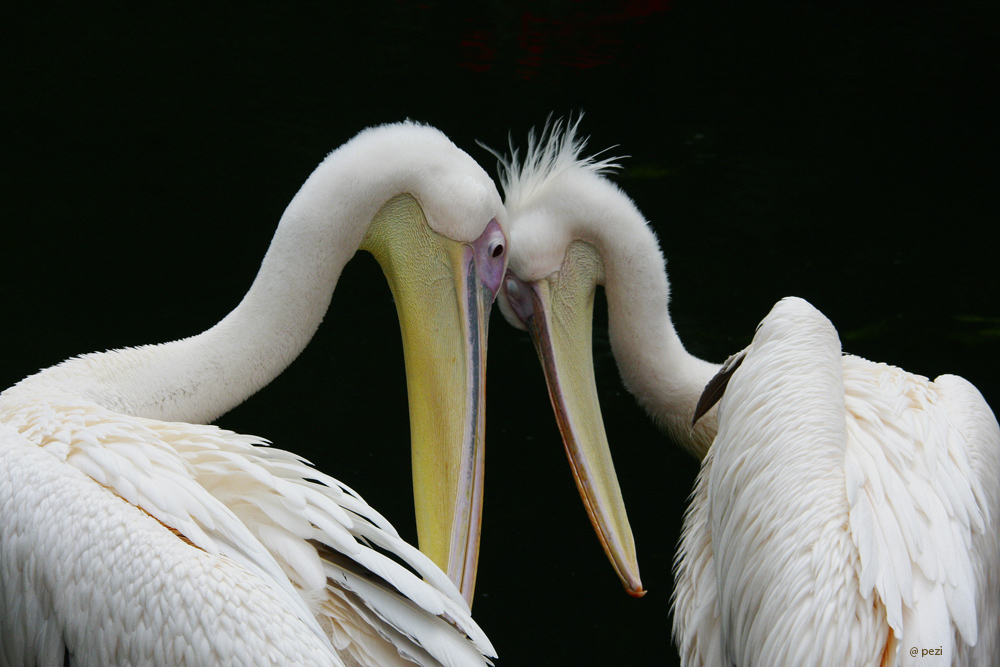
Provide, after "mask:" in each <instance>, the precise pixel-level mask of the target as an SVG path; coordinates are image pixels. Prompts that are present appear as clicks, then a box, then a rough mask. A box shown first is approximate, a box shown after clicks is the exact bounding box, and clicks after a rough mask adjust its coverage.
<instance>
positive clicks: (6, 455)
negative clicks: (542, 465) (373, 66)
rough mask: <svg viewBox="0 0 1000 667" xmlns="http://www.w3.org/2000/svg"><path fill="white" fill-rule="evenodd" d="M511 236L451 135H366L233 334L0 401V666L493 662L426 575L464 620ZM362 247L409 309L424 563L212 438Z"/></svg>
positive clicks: (401, 310)
mask: <svg viewBox="0 0 1000 667" xmlns="http://www.w3.org/2000/svg"><path fill="white" fill-rule="evenodd" d="M504 224H505V213H504V209H503V205H502V203H501V201H500V196H499V194H498V193H497V191H496V188H495V187H494V185H493V183H492V181H491V180H490V179H489V177H488V176H487V175H486V173H485V172H484V171H483V170H482V169H481V168H480V167H479V166H478V165H477V164H476V163H475V162H474V161H473V160H472V159H471V158H470V157H469V156H468V155H467V154H466V153H464V152H463V151H461V150H459V149H458V148H456V147H455V146H454V145H453V144H452V143H451V142H450V141H449V140H448V139H447V137H445V136H444V135H443V134H441V133H440V132H439V131H437V130H435V129H433V128H431V127H426V126H420V125H417V124H413V123H402V124H396V125H387V126H381V127H377V128H373V129H369V130H366V131H364V132H362V133H360V134H359V135H358V136H357V137H355V138H354V139H352V140H351V141H349V142H348V143H346V144H344V145H343V146H342V147H341V148H339V149H338V150H336V151H334V152H333V153H331V154H330V155H329V156H328V157H327V158H326V159H325V160H324V161H323V162H322V163H321V164H320V165H319V167H318V168H317V169H316V170H315V171H314V172H313V173H312V175H311V176H310V177H309V178H308V179H307V181H306V182H305V184H304V185H303V186H302V188H301V189H300V190H299V192H298V193H297V194H296V196H295V197H294V199H293V200H292V202H291V203H290V204H289V206H288V208H287V209H286V211H285V213H284V214H283V216H282V218H281V221H280V223H279V225H278V229H277V231H276V233H275V235H274V238H273V240H272V242H271V246H270V248H269V249H268V252H267V255H266V256H265V258H264V260H263V263H262V265H261V268H260V272H259V273H258V275H257V278H256V279H255V281H254V283H253V285H252V286H251V288H250V290H249V292H248V293H247V295H246V296H245V297H244V299H243V300H242V302H241V303H240V304H239V305H238V306H237V307H236V308H235V309H234V310H233V311H232V312H230V313H229V315H227V316H226V317H225V318H224V319H223V320H222V321H220V322H219V323H218V324H217V325H215V326H214V327H212V328H211V329H209V330H207V331H205V332H204V333H201V334H199V335H197V336H194V337H191V338H187V339H183V340H178V341H174V342H171V343H166V344H162V345H150V346H145V347H139V348H130V349H123V350H115V351H111V352H105V353H98V354H89V355H84V356H81V357H76V358H73V359H70V360H67V361H65V362H63V363H61V364H59V365H57V366H54V367H51V368H48V369H45V370H43V371H41V372H39V373H38V374H36V375H33V376H30V377H28V378H26V379H24V380H22V381H21V382H19V383H18V384H16V385H15V386H13V387H11V388H9V389H7V390H6V391H4V392H3V393H2V394H0V508H2V509H0V512H2V513H0V591H2V593H0V595H2V597H3V600H2V605H0V665H12V666H14V665H16V666H18V667H21V666H33V665H46V666H47V665H61V664H69V665H95V666H97V665H102V666H103V665H182V664H187V665H215V664H218V665H278V664H281V665H293V664H294V665H368V666H373V667H374V666H375V665H380V666H382V665H403V664H413V663H414V662H416V663H418V664H421V665H455V666H457V665H482V664H485V663H488V660H487V659H486V658H485V657H484V654H486V655H494V653H495V652H494V651H493V648H492V646H490V644H489V641H488V640H487V638H486V637H485V635H484V634H483V633H482V631H481V630H480V629H479V628H478V627H477V626H476V624H475V623H474V622H473V621H472V619H471V617H470V615H469V607H468V604H467V603H466V601H465V600H464V599H463V598H462V595H461V593H460V592H459V587H456V585H455V584H453V583H452V581H450V580H449V578H448V576H446V575H445V574H444V572H442V571H441V570H440V569H439V568H438V566H437V565H435V564H434V562H432V559H433V560H436V561H437V562H438V563H439V564H440V565H441V567H443V568H445V569H446V570H447V571H449V572H450V573H451V575H452V577H453V578H454V579H455V581H456V582H458V583H459V585H460V587H461V588H462V589H463V590H464V592H465V594H466V595H468V596H470V597H471V589H472V584H473V582H474V578H475V563H476V558H477V551H478V535H479V517H480V507H481V505H480V502H481V501H480V498H481V491H482V446H481V441H482V436H483V424H484V422H483V379H484V373H485V367H484V364H485V341H486V320H487V317H488V314H489V310H490V304H491V303H492V300H493V297H494V295H495V293H496V291H497V289H498V288H499V283H500V279H501V277H502V275H503V270H504V266H505V263H506V240H505V237H504V232H503V226H504ZM359 248H362V249H365V250H368V251H370V252H372V253H373V254H374V255H375V257H376V258H377V259H378V261H379V263H380V264H381V265H382V268H383V270H384V272H385V274H386V277H387V279H388V281H389V284H390V286H391V288H392V292H393V295H394V297H395V300H396V304H397V311H398V314H399V318H400V326H401V329H402V334H403V340H404V347H405V360H406V370H407V385H408V392H409V402H410V415H411V430H412V439H413V458H414V461H413V466H414V488H415V496H416V498H415V500H416V510H417V514H418V530H419V531H420V535H421V537H420V539H421V542H422V543H423V545H424V547H425V549H427V550H428V552H429V553H430V555H431V558H428V557H427V556H425V555H423V554H422V553H420V552H419V551H417V550H416V549H415V548H413V547H411V546H409V545H407V544H406V543H405V542H403V541H402V540H401V539H400V538H399V537H398V535H397V534H396V532H395V531H394V530H393V528H392V527H391V526H390V525H389V523H388V522H386V521H385V519H383V518H382V517H381V516H380V515H379V514H378V513H377V512H375V510H373V509H372V508H371V507H369V506H368V505H367V504H366V503H365V502H364V501H363V500H361V498H360V497H358V496H357V495H356V494H355V493H354V492H352V491H351V490H350V489H349V488H347V487H346V486H344V485H343V484H341V483H340V482H337V481H336V480H334V479H333V478H331V477H329V476H327V475H325V474H323V473H321V472H319V471H317V470H315V469H314V468H312V467H311V466H309V465H307V464H306V463H305V462H304V461H302V460H301V459H299V458H298V457H296V456H295V455H293V454H289V453H287V452H284V451H281V450H278V449H273V448H270V447H266V446H264V445H265V443H264V442H263V441H262V440H260V439H257V438H254V437H251V436H244V435H238V434H235V433H232V432H228V431H224V430H221V429H219V428H217V427H214V426H203V425H198V424H203V423H205V422H208V421H210V420H212V419H214V418H216V417H217V416H219V415H221V414H222V413H224V412H226V411H227V410H229V409H230V408H232V407H233V406H235V405H237V404H238V403H240V402H241V401H243V400H244V399H246V398H247V397H248V396H250V395H251V394H252V393H254V392H255V391H257V390H258V389H259V388H261V387H262V386H264V385H265V384H267V383H268V382H269V381H271V380H272V379H273V378H274V377H275V376H276V375H277V374H279V373H280V372H281V371H282V370H283V369H284V368H285V367H286V366H287V365H288V364H289V363H290V362H291V361H292V360H293V359H294V358H295V357H296V356H297V355H298V354H299V352H300V351H301V350H302V349H303V347H304V346H305V345H306V344H307V342H308V341H309V339H310V338H311V337H312V334H313V333H314V331H315V330H316V328H317V326H318V325H319V323H320V321H321V320H322V318H323V315H324V313H325V311H326V309H327V306H328V305H329V302H330V298H331V295H332V293H333V289H334V286H335V285H336V282H337V279H338V277H339V275H340V272H341V269H342V268H343V266H344V264H345V263H346V262H347V261H348V260H349V259H350V258H351V256H352V255H353V254H354V252H355V251H356V250H357V249H359ZM182 422H194V423H182ZM332 445H334V446H349V445H348V443H332ZM389 556H393V557H389ZM399 561H401V562H399ZM404 564H405V565H404ZM411 570H412V571H411ZM414 572H415V573H416V574H414ZM416 575H419V576H416ZM421 577H422V578H421Z"/></svg>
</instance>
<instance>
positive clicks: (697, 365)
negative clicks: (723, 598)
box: [494, 118, 719, 459]
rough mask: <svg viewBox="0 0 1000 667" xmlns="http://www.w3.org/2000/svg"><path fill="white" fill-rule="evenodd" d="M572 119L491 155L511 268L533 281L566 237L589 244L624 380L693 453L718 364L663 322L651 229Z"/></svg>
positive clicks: (558, 254)
mask: <svg viewBox="0 0 1000 667" xmlns="http://www.w3.org/2000/svg"><path fill="white" fill-rule="evenodd" d="M579 122H580V119H579V118H578V119H577V120H576V121H575V122H574V121H571V122H569V123H566V124H565V129H564V125H563V123H562V121H561V120H557V121H555V122H554V123H546V125H545V128H544V129H543V131H542V133H541V135H540V136H539V135H536V134H535V133H534V132H532V133H531V134H530V136H529V139H528V149H527V151H526V153H525V157H524V160H523V161H519V160H518V158H519V153H518V151H517V149H514V148H513V147H512V148H511V155H510V157H509V158H508V157H502V156H499V155H498V158H499V160H500V165H499V170H500V181H501V184H502V186H503V190H504V204H505V206H506V207H507V212H508V215H509V216H510V222H509V230H508V233H509V238H510V247H511V255H510V264H509V267H510V270H511V271H513V272H514V273H515V274H516V275H517V276H518V277H519V278H521V279H522V280H525V281H534V280H539V279H542V278H545V277H546V276H549V275H551V274H552V273H554V272H556V271H558V270H559V268H560V267H561V266H562V263H563V260H564V257H565V254H566V250H567V248H568V247H569V245H570V243H572V242H573V241H576V240H582V241H586V242H588V243H590V244H592V245H593V246H594V247H596V248H597V250H598V251H599V252H600V255H601V259H602V261H603V263H604V273H605V279H604V283H603V284H604V288H605V291H606V295H607V301H608V321H609V333H610V338H611V347H612V351H613V352H614V355H615V359H616V361H617V363H618V369H619V371H620V373H621V376H622V380H623V381H624V383H625V387H626V388H627V389H628V390H629V392H631V393H632V394H633V395H634V396H635V397H636V399H637V400H638V401H639V403H640V404H641V405H642V406H643V407H644V408H645V409H646V410H647V411H648V412H649V413H650V415H651V416H652V417H653V418H654V419H655V420H656V422H657V423H658V425H659V426H660V427H661V428H664V429H666V430H667V431H669V432H670V434H671V435H672V436H673V437H674V439H675V440H677V441H678V442H679V443H680V444H682V445H683V446H684V447H685V448H686V449H688V450H689V451H690V452H691V453H692V454H694V455H695V456H696V457H698V458H699V459H700V458H702V457H703V456H704V454H705V451H707V449H708V446H709V445H710V444H711V441H712V438H713V437H714V435H715V432H716V430H717V427H716V424H715V416H714V412H713V413H710V414H709V415H707V416H706V418H704V419H702V420H701V421H699V423H698V426H697V427H696V428H695V429H694V430H692V429H691V426H690V423H691V418H692V416H693V414H694V408H695V405H696V404H697V401H698V398H699V396H700V395H701V392H702V390H703V389H704V387H705V384H706V383H707V382H708V381H709V380H710V379H711V378H712V376H713V375H715V373H716V372H717V371H718V368H719V366H718V365H716V364H710V363H708V362H705V361H703V360H701V359H698V358H697V357H695V356H693V355H691V354H690V353H689V352H687V350H685V349H684V345H683V344H682V343H681V341H680V338H679V337H678V336H677V332H676V330H675V329H674V325H673V322H672V321H671V319H670V313H669V309H668V302H669V298H670V285H669V282H668V280H667V272H666V263H665V260H664V258H663V253H662V252H661V251H660V247H659V243H658V241H657V238H656V235H655V234H654V233H653V230H652V229H650V227H649V225H648V223H647V222H646V219H645V218H644V217H643V215H642V213H640V212H639V210H638V208H636V206H635V204H634V203H633V202H632V200H631V199H630V198H629V197H628V196H627V195H626V194H625V193H624V192H622V190H621V189H620V188H619V187H618V186H617V185H615V184H614V183H612V182H611V181H610V180H608V179H607V178H606V177H605V175H606V174H608V173H610V172H611V171H612V170H613V169H615V168H616V167H618V164H617V163H616V161H615V160H616V158H613V157H608V158H602V159H598V156H591V157H584V156H583V150H584V148H585V147H586V138H584V137H580V136H578V135H577V127H578V125H579ZM494 154H496V153H494ZM598 155H600V154H598ZM508 321H511V320H510V318H508ZM512 324H515V326H519V325H518V324H517V323H515V322H512Z"/></svg>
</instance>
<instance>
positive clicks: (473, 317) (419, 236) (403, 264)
mask: <svg viewBox="0 0 1000 667" xmlns="http://www.w3.org/2000/svg"><path fill="white" fill-rule="evenodd" d="M504 245H506V241H505V239H504V237H503V232H502V231H501V229H500V226H499V225H498V224H497V222H496V221H495V220H494V221H491V222H490V223H489V225H487V227H486V230H485V231H484V232H483V235H482V236H481V237H480V238H479V239H477V240H476V241H474V242H471V243H462V242H458V241H453V240H451V239H448V238H445V237H443V236H441V235H440V234H437V233H436V232H434V231H433V230H432V229H431V228H430V227H429V226H428V224H427V220H426V218H425V217H424V213H423V211H422V210H421V208H420V205H419V203H418V202H417V201H416V200H415V199H414V198H413V197H411V196H409V195H399V196H397V197H394V198H393V199H391V200H390V201H389V202H387V203H386V204H385V205H384V206H383V207H382V209H381V210H380V211H379V212H378V214H377V215H376V216H375V219H374V220H373V222H372V224H371V225H370V226H369V228H368V232H367V233H366V235H365V238H364V240H363V241H362V244H361V248H362V249H364V250H368V251H369V252H371V253H372V254H373V255H374V256H375V258H376V259H377V260H378V262H379V264H380V265H381V266H382V271H383V272H384V273H385V277H386V279H387V280H388V282H389V287H390V289H391V290H392V295H393V298H394V299H395V301H396V311H397V313H398V315H399V326H400V330H401V332H402V338H403V354H404V359H405V363H406V387H407V393H408V396H409V408H410V439H411V453H412V459H413V496H414V506H415V510H416V519H417V535H418V539H419V542H420V549H421V551H423V552H424V553H425V554H426V555H427V556H428V557H430V558H431V560H433V561H434V562H435V563H437V565H438V566H440V567H441V569H442V570H444V571H445V572H446V573H447V574H448V576H449V577H450V578H451V580H452V581H453V582H455V584H456V586H458V588H459V590H460V591H461V592H462V595H463V596H464V597H465V599H466V601H467V602H469V604H470V605H471V602H472V595H473V591H474V588H475V582H476V567H477V562H478V559H479V533H480V521H481V517H482V501H483V449H484V447H483V439H484V434H485V428H486V424H485V415H484V408H485V384H486V333H487V322H488V320H489V314H490V308H491V306H492V303H493V299H494V297H495V295H496V293H497V291H498V290H499V286H500V280H501V277H502V276H503V271H504V265H505V264H506V254H504V253H503V246H504ZM497 248H499V253H498V252H496V249H497Z"/></svg>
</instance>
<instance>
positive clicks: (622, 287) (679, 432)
mask: <svg viewBox="0 0 1000 667" xmlns="http://www.w3.org/2000/svg"><path fill="white" fill-rule="evenodd" d="M600 180H601V181H602V182H603V183H602V185H603V186H604V188H608V189H613V190H614V193H611V192H609V191H607V190H604V189H603V188H602V189H597V188H594V187H591V188H589V189H588V192H589V193H594V194H595V195H597V196H599V197H600V199H601V200H602V204H601V205H597V206H588V207H587V208H586V210H587V211H588V213H587V215H588V217H591V224H590V225H589V227H590V228H591V229H593V230H595V231H596V238H595V241H596V245H597V246H598V248H599V249H600V251H601V257H602V260H603V261H604V265H605V280H604V289H605V295H606V297H607V301H608V330H609V331H608V333H609V337H610V340H611V349H612V352H613V353H614V355H615V360H616V361H617V363H618V370H619V372H620V373H621V376H622V381H623V382H624V384H625V387H626V389H628V391H629V392H630V393H631V394H632V395H633V396H635V397H636V400H637V401H638V402H639V404H640V405H642V407H643V408H645V409H646V411H647V412H648V413H649V414H650V416H652V417H653V419H654V420H655V421H656V422H657V425H658V426H660V428H663V429H665V430H666V431H667V432H668V433H669V434H670V435H671V437H672V438H673V439H674V440H676V441H677V442H678V443H679V444H680V445H682V446H683V447H684V448H685V449H687V450H688V451H689V452H690V453H691V454H692V455H693V456H695V457H696V458H698V459H699V460H701V459H702V458H704V456H705V453H706V452H707V451H708V447H709V445H711V443H712V440H713V439H714V438H715V434H716V432H717V430H718V428H717V425H716V421H715V412H714V410H713V411H712V412H710V413H709V414H708V415H706V416H705V417H703V418H702V419H701V420H699V422H698V424H697V425H696V426H695V427H694V428H692V427H691V419H692V417H693V416H694V410H695V406H696V405H697V403H698V398H699V397H700V396H701V393H702V391H703V390H704V388H705V385H706V384H707V383H708V381H709V380H711V379H712V377H713V376H714V375H715V374H716V372H718V370H719V368H720V366H719V365H718V364H713V363H709V362H707V361H704V360H702V359H699V358H698V357H695V356H694V355H692V354H691V353H690V352H688V351H687V350H686V349H685V348H684V344H683V343H682V342H681V339H680V337H679V336H678V335H677V331H676V329H674V324H673V321H672V320H671V318H670V310H669V305H668V303H669V300H670V284H669V281H668V279H667V270H666V263H665V260H664V258H663V253H662V252H661V251H660V246H659V243H658V242H657V239H656V235H655V234H654V233H653V231H652V230H651V229H650V228H649V226H648V224H647V222H646V219H645V218H644V217H643V216H642V214H641V213H640V212H639V210H638V209H637V208H636V207H635V204H634V203H633V202H632V200H631V199H629V198H628V196H626V195H625V193H623V192H622V191H621V190H620V189H619V188H618V187H617V186H615V185H614V184H613V183H611V182H610V181H607V180H606V179H604V178H600Z"/></svg>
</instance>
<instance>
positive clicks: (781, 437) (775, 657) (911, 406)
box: [674, 299, 1000, 667]
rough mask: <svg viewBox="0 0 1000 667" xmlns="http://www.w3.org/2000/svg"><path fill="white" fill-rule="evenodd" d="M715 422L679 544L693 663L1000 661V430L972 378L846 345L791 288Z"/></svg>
mask: <svg viewBox="0 0 1000 667" xmlns="http://www.w3.org/2000/svg"><path fill="white" fill-rule="evenodd" d="M841 395H842V396H843V398H841ZM719 423H720V431H719V435H718V437H717V438H716V440H715V443H714V444H713V445H712V448H711V450H710V452H709V455H708V456H707V457H706V459H705V461H704V462H703V467H702V470H701V472H700V474H699V478H698V482H697V484H696V487H695V491H694V495H693V498H692V502H691V507H690V509H689V511H688V512H687V514H686V515H685V525H684V532H683V534H682V538H681V545H680V549H679V551H678V561H677V565H676V571H677V579H678V584H677V593H676V596H675V618H674V635H675V638H676V640H677V643H678V645H679V647H680V649H681V659H682V664H684V665H728V664H729V663H730V662H733V663H734V664H757V663H758V662H760V664H771V665H799V664H814V665H819V664H829V665H835V664H838V665H839V664H858V665H869V664H879V662H880V661H881V662H882V664H900V665H908V664H923V663H922V662H921V661H920V659H921V657H922V656H919V655H918V656H917V657H916V658H913V657H911V655H910V653H909V649H911V648H912V647H921V646H923V647H934V648H937V647H940V648H941V649H942V656H941V657H940V658H936V661H935V662H934V663H933V664H942V665H948V664H950V665H956V666H957V665H963V666H966V665H967V666H975V667H988V666H990V665H995V664H996V660H997V656H998V655H1000V627H998V623H1000V517H998V515H1000V427H998V425H997V421H996V418H995V416H994V415H993V413H992V411H991V410H990V408H989V406H987V405H986V402H985V401H984V400H983V399H982V396H981V395H980V394H979V392H978V391H976V389H975V388H974V387H973V386H972V385H971V384H969V383H968V382H966V381H965V380H962V379H961V378H957V377H954V376H942V377H940V378H938V379H937V380H936V381H935V382H929V381H927V380H926V379H925V378H922V377H919V376H915V375H911V374H909V373H906V372H904V371H901V370H899V369H896V368H892V367H889V366H886V365H884V364H875V363H872V362H868V361H865V360H863V359H858V358H856V357H850V356H848V357H839V340H838V339H837V336H836V331H835V330H834V329H833V327H832V325H830V323H829V321H827V320H826V318H824V317H823V316H822V315H821V314H820V313H818V311H816V310H815V309H814V308H812V306H810V305H809V304H808V303H806V302H804V301H802V300H800V299H785V300H783V301H781V302H779V304H778V305H776V306H775V309H774V310H773V311H772V313H771V314H770V315H768V317H767V318H765V320H764V321H763V322H762V323H761V326H760V328H759V329H758V332H757V335H756V336H755V337H754V342H753V344H752V345H751V346H750V348H748V352H747V355H746V359H745V360H744V362H743V366H742V367H741V368H740V369H738V370H737V371H736V372H735V373H734V374H733V376H732V378H731V380H730V383H729V386H728V388H727V389H726V394H725V395H724V397H723V399H722V402H721V403H720V406H719ZM831 482H833V485H832V486H831ZM716 614H717V615H716ZM717 647H718V648H719V649H721V655H720V653H718V649H717Z"/></svg>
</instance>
